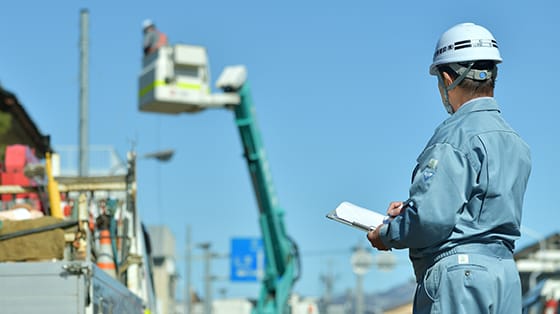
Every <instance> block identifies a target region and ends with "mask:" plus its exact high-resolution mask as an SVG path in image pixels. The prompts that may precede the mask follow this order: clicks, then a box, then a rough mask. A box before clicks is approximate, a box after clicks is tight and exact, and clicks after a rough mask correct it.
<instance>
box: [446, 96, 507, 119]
mask: <svg viewBox="0 0 560 314" xmlns="http://www.w3.org/2000/svg"><path fill="white" fill-rule="evenodd" d="M476 111H498V112H500V108H499V106H498V103H497V102H496V100H495V99H494V98H493V97H479V98H474V99H471V100H469V101H467V102H466V103H464V104H463V105H462V106H461V107H459V109H458V110H457V111H456V112H455V113H454V114H452V115H451V116H450V117H449V118H448V119H447V121H446V122H449V121H452V120H456V119H460V118H461V117H462V116H464V115H467V114H469V113H471V112H476Z"/></svg>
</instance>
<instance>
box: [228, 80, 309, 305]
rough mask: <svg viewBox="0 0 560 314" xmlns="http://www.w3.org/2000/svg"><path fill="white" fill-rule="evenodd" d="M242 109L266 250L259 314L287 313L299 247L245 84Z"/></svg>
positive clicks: (238, 119)
mask: <svg viewBox="0 0 560 314" xmlns="http://www.w3.org/2000/svg"><path fill="white" fill-rule="evenodd" d="M237 93H238V94H239V96H240V98H241V102H240V104H239V105H237V106H235V107H234V110H235V123H236V125H237V128H238V129H239V135H240V136H241V141H242V142H243V148H244V154H245V158H246V160H247V166H248V167H249V172H250V175H251V181H252V183H253V189H254V191H255V195H256V197H257V203H258V206H259V223H260V226H261V232H262V236H263V242H264V246H265V254H266V264H265V267H266V269H265V273H264V278H263V286H262V288H261V294H260V297H259V300H258V302H257V308H256V312H257V313H259V314H260V313H274V314H284V313H288V299H289V297H290V292H291V289H292V286H293V285H294V283H295V281H296V280H297V278H298V276H299V256H298V251H297V246H296V244H295V242H293V241H292V240H291V239H290V237H289V236H288V235H287V234H286V231H285V228H284V222H283V218H284V211H283V210H282V209H281V208H280V207H279V206H278V199H277V197H276V193H275V190H274V185H273V183H272V177H271V175H270V170H269V167H268V161H267V159H266V153H265V150H264V146H263V144H262V141H261V138H260V133H259V129H258V126H257V121H256V117H255V108H254V106H253V102H252V99H251V90H250V87H249V83H248V82H247V81H246V82H245V83H244V84H243V85H242V86H241V88H240V89H239V90H237Z"/></svg>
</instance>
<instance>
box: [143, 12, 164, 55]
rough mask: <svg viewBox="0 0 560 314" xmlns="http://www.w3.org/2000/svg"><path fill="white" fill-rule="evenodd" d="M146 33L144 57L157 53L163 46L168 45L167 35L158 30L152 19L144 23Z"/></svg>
mask: <svg viewBox="0 0 560 314" xmlns="http://www.w3.org/2000/svg"><path fill="white" fill-rule="evenodd" d="M142 29H143V32H144V56H147V55H149V54H150V53H152V52H155V51H157V50H158V49H159V48H160V47H161V46H165V45H167V35H166V34H165V33H163V32H161V31H159V30H158V29H157V28H156V25H155V24H154V22H153V21H152V20H150V19H147V20H144V22H142Z"/></svg>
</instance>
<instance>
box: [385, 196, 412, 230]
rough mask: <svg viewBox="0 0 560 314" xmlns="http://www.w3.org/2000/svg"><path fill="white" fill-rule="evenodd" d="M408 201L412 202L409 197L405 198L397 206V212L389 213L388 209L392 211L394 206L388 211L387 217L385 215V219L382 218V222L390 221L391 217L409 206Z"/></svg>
mask: <svg viewBox="0 0 560 314" xmlns="http://www.w3.org/2000/svg"><path fill="white" fill-rule="evenodd" d="M410 203H412V200H411V199H407V200H406V201H404V202H403V203H402V204H401V206H399V207H398V213H397V214H391V213H390V212H389V211H391V212H393V210H394V208H392V209H391V210H389V211H388V213H387V214H388V215H387V217H385V219H383V223H384V224H388V223H389V222H391V220H393V218H395V217H397V216H398V215H400V213H401V212H402V210H403V209H406V208H407V207H409V206H410Z"/></svg>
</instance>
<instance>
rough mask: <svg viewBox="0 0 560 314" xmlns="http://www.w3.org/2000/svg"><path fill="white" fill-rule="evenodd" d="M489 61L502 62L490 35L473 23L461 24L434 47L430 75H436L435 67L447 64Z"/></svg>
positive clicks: (496, 45) (452, 28)
mask: <svg viewBox="0 0 560 314" xmlns="http://www.w3.org/2000/svg"><path fill="white" fill-rule="evenodd" d="M478 60H490V61H495V62H496V63H500V62H502V57H501V56H500V51H499V50H498V44H497V43H496V39H494V36H493V35H492V33H490V31H489V30H487V29H486V28H484V27H482V26H480V25H476V24H473V23H462V24H458V25H455V26H453V27H451V28H450V29H448V30H447V31H446V32H445V33H443V35H441V37H440V38H439V41H438V43H437V45H436V51H435V52H434V60H433V63H432V65H431V66H430V74H431V75H436V74H437V66H438V65H440V64H447V63H458V62H466V61H478Z"/></svg>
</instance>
